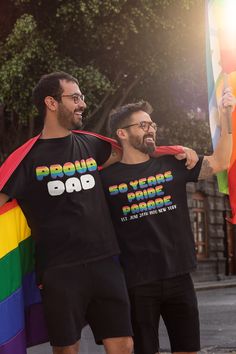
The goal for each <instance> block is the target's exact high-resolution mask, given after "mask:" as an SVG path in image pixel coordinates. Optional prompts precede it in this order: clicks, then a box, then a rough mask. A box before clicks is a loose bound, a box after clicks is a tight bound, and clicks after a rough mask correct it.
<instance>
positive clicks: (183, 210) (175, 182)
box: [101, 156, 202, 287]
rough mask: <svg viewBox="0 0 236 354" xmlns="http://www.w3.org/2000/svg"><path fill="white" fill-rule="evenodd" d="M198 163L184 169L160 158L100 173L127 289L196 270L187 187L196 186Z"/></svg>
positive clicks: (181, 162) (123, 165) (116, 165)
mask: <svg viewBox="0 0 236 354" xmlns="http://www.w3.org/2000/svg"><path fill="white" fill-rule="evenodd" d="M201 163H202V158H201V159H200V160H199V162H198V163H197V165H196V166H195V168H193V169H192V170H187V169H186V167H185V165H184V164H185V161H178V160H176V159H175V158H174V157H173V156H163V157H160V158H157V159H155V158H152V159H150V160H148V161H147V162H144V163H139V164H131V165H129V164H123V163H116V164H115V165H112V166H110V167H108V168H105V169H104V170H103V171H101V177H102V182H103V186H104V191H105V194H106V197H107V200H108V203H109V206H110V211H111V214H112V220H113V223H114V226H115V230H116V234H117V237H118V241H119V245H120V248H121V256H120V260H121V264H122V266H123V268H124V271H125V275H126V280H127V284H128V287H133V286H136V285H141V284H145V283H149V282H152V281H155V280H158V279H165V278H171V277H174V276H177V275H180V274H184V273H187V272H189V271H191V270H193V269H194V268H195V267H196V256H195V250H194V238H193V234H192V230H191V224H190V218H189V213H188V206H187V194H186V183H187V182H190V181H197V178H198V175H199V172H200V167H201Z"/></svg>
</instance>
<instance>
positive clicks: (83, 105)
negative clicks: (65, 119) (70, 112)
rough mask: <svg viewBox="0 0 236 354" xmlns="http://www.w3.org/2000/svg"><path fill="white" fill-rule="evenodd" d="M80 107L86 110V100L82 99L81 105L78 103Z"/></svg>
mask: <svg viewBox="0 0 236 354" xmlns="http://www.w3.org/2000/svg"><path fill="white" fill-rule="evenodd" d="M78 106H79V107H80V108H81V107H83V108H84V109H85V108H86V107H87V105H86V103H85V101H84V100H82V99H80V101H79V103H78Z"/></svg>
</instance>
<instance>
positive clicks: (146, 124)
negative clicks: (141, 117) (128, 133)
mask: <svg viewBox="0 0 236 354" xmlns="http://www.w3.org/2000/svg"><path fill="white" fill-rule="evenodd" d="M135 125H137V126H138V127H139V128H141V129H143V131H144V132H148V131H149V129H150V127H152V128H153V129H154V130H155V131H157V124H156V123H155V122H146V121H142V122H140V123H134V124H129V125H126V126H125V127H122V128H121V129H126V128H130V127H133V126H135Z"/></svg>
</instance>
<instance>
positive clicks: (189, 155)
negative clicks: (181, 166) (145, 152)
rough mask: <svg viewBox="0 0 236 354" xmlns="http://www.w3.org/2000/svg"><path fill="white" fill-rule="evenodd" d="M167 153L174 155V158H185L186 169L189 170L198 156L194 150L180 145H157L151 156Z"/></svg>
mask: <svg viewBox="0 0 236 354" xmlns="http://www.w3.org/2000/svg"><path fill="white" fill-rule="evenodd" d="M168 154H169V155H175V158H176V159H177V160H184V159H186V162H185V166H186V167H187V169H188V170H191V169H192V168H193V167H194V166H195V165H196V163H197V162H198V160H199V157H198V155H197V153H196V151H195V150H193V149H190V148H187V147H185V146H181V145H173V146H157V147H156V149H155V151H154V152H153V153H152V155H151V156H152V157H159V156H162V155H168Z"/></svg>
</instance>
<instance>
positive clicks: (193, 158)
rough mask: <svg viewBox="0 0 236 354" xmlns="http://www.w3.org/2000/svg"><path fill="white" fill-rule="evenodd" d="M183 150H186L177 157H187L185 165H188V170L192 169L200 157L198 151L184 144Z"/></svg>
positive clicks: (180, 158)
mask: <svg viewBox="0 0 236 354" xmlns="http://www.w3.org/2000/svg"><path fill="white" fill-rule="evenodd" d="M183 150H184V153H182V154H177V155H175V158H176V159H177V160H183V159H186V163H185V166H186V167H187V169H188V170H191V169H192V168H193V167H194V166H195V165H196V163H197V162H198V160H199V157H198V155H197V153H196V151H195V150H193V149H190V148H187V147H184V146H183Z"/></svg>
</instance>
